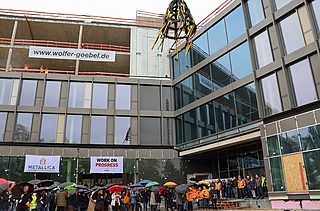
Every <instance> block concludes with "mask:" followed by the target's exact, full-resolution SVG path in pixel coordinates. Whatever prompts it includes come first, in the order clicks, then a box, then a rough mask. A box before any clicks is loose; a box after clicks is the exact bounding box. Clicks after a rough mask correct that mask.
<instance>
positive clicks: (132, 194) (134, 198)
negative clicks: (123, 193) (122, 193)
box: [130, 191, 138, 211]
mask: <svg viewBox="0 0 320 211" xmlns="http://www.w3.org/2000/svg"><path fill="white" fill-rule="evenodd" d="M137 195H138V194H137V193H135V192H133V191H131V192H130V205H131V211H134V209H135V208H136V207H137ZM136 211H137V208H136Z"/></svg>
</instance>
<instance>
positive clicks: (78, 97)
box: [68, 82, 84, 108]
mask: <svg viewBox="0 0 320 211" xmlns="http://www.w3.org/2000/svg"><path fill="white" fill-rule="evenodd" d="M83 95H84V83H79V82H70V90H69V103H68V107H69V108H83V97H84V96H83Z"/></svg>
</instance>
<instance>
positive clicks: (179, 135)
mask: <svg viewBox="0 0 320 211" xmlns="http://www.w3.org/2000/svg"><path fill="white" fill-rule="evenodd" d="M181 120H182V116H181V115H180V116H177V117H176V118H175V121H176V142H177V145H178V144H182V123H181Z"/></svg>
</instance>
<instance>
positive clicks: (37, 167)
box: [24, 155, 60, 173]
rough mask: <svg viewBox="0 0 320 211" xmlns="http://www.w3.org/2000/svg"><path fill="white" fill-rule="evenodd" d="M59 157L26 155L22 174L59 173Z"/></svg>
mask: <svg viewBox="0 0 320 211" xmlns="http://www.w3.org/2000/svg"><path fill="white" fill-rule="evenodd" d="M59 166H60V156H41V155H26V162H25V166H24V172H38V173H59Z"/></svg>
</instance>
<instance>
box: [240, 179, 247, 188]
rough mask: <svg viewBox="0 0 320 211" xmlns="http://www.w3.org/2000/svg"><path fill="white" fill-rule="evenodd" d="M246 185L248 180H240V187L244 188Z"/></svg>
mask: <svg viewBox="0 0 320 211" xmlns="http://www.w3.org/2000/svg"><path fill="white" fill-rule="evenodd" d="M244 186H246V181H244V180H238V188H244Z"/></svg>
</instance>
